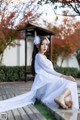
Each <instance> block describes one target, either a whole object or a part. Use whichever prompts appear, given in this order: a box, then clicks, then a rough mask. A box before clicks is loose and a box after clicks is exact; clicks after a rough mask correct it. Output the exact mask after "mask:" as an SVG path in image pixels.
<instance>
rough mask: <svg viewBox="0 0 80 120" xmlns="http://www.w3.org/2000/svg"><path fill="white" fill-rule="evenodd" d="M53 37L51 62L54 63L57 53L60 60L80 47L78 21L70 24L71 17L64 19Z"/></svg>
mask: <svg viewBox="0 0 80 120" xmlns="http://www.w3.org/2000/svg"><path fill="white" fill-rule="evenodd" d="M63 23H64V24H63V25H61V26H60V27H59V28H58V31H57V34H56V35H55V36H54V38H53V63H55V64H56V62H57V59H58V57H59V55H62V62H61V65H62V63H63V60H64V58H65V57H69V56H70V55H72V54H74V53H75V52H76V51H77V50H78V49H79V48H80V35H79V34H80V22H75V23H72V24H71V19H64V21H63Z"/></svg>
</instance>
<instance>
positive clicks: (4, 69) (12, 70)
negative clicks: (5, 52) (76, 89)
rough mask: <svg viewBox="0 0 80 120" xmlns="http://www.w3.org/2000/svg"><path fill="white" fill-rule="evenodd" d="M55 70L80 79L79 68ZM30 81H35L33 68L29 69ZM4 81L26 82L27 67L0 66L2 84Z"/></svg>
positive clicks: (56, 68) (58, 68) (57, 68)
mask: <svg viewBox="0 0 80 120" xmlns="http://www.w3.org/2000/svg"><path fill="white" fill-rule="evenodd" d="M54 69H55V70H56V71H58V72H60V73H62V74H66V75H72V76H74V77H77V78H80V70H78V69H77V68H61V67H58V66H56V67H54ZM26 74H27V76H28V80H33V76H32V71H31V67H30V66H28V67H27V72H26ZM3 81H25V66H11V67H10V66H0V82H3Z"/></svg>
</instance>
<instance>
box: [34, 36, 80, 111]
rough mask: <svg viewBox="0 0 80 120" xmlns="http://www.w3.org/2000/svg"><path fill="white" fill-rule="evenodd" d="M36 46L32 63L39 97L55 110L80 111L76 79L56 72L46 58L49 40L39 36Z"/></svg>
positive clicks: (35, 41)
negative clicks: (79, 109)
mask: <svg viewBox="0 0 80 120" xmlns="http://www.w3.org/2000/svg"><path fill="white" fill-rule="evenodd" d="M34 44H35V47H34V51H33V61H32V63H33V67H34V61H35V67H34V69H33V70H34V72H35V73H36V75H35V80H34V83H33V88H36V87H37V86H38V88H39V89H38V90H37V97H38V98H39V99H41V101H42V102H44V103H45V104H51V105H52V106H53V107H55V108H56V107H62V108H64V109H68V108H77V109H78V108H79V104H78V94H77V84H76V81H75V79H74V78H73V77H72V76H66V75H63V74H61V73H58V72H56V71H55V70H54V68H53V64H52V62H51V61H50V60H48V59H47V57H46V56H45V53H46V51H47V49H48V44H49V40H48V38H46V37H44V38H40V37H38V36H37V37H36V39H35V40H34ZM36 53H37V54H36ZM34 56H35V57H34ZM34 59H35V60H34ZM56 103H57V104H56Z"/></svg>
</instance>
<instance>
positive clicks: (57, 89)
mask: <svg viewBox="0 0 80 120" xmlns="http://www.w3.org/2000/svg"><path fill="white" fill-rule="evenodd" d="M66 88H69V89H70V91H71V95H72V101H73V108H75V109H79V104H78V93H77V84H76V82H72V81H69V80H66V79H63V78H60V77H57V76H53V75H50V76H49V75H48V76H43V75H36V76H35V80H34V83H33V85H32V88H31V91H30V92H27V93H25V94H22V95H18V96H16V97H13V98H10V99H7V100H2V101H0V112H5V111H8V110H12V109H16V108H19V107H23V106H26V105H29V104H34V103H35V100H36V98H38V99H40V100H41V101H42V102H43V103H45V104H52V106H53V107H54V108H58V107H59V106H58V105H57V104H56V103H55V102H54V99H55V98H56V97H57V96H59V95H61V94H62V93H63V92H64V90H65V89H66Z"/></svg>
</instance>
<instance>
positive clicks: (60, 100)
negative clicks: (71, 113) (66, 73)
mask: <svg viewBox="0 0 80 120" xmlns="http://www.w3.org/2000/svg"><path fill="white" fill-rule="evenodd" d="M70 94H71V92H70V90H69V89H68V88H67V89H66V90H65V91H64V92H63V93H62V95H60V96H59V97H57V98H56V99H55V102H56V103H57V104H59V106H61V107H62V108H64V109H68V106H67V105H66V103H65V98H66V97H67V96H69V95H70Z"/></svg>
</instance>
